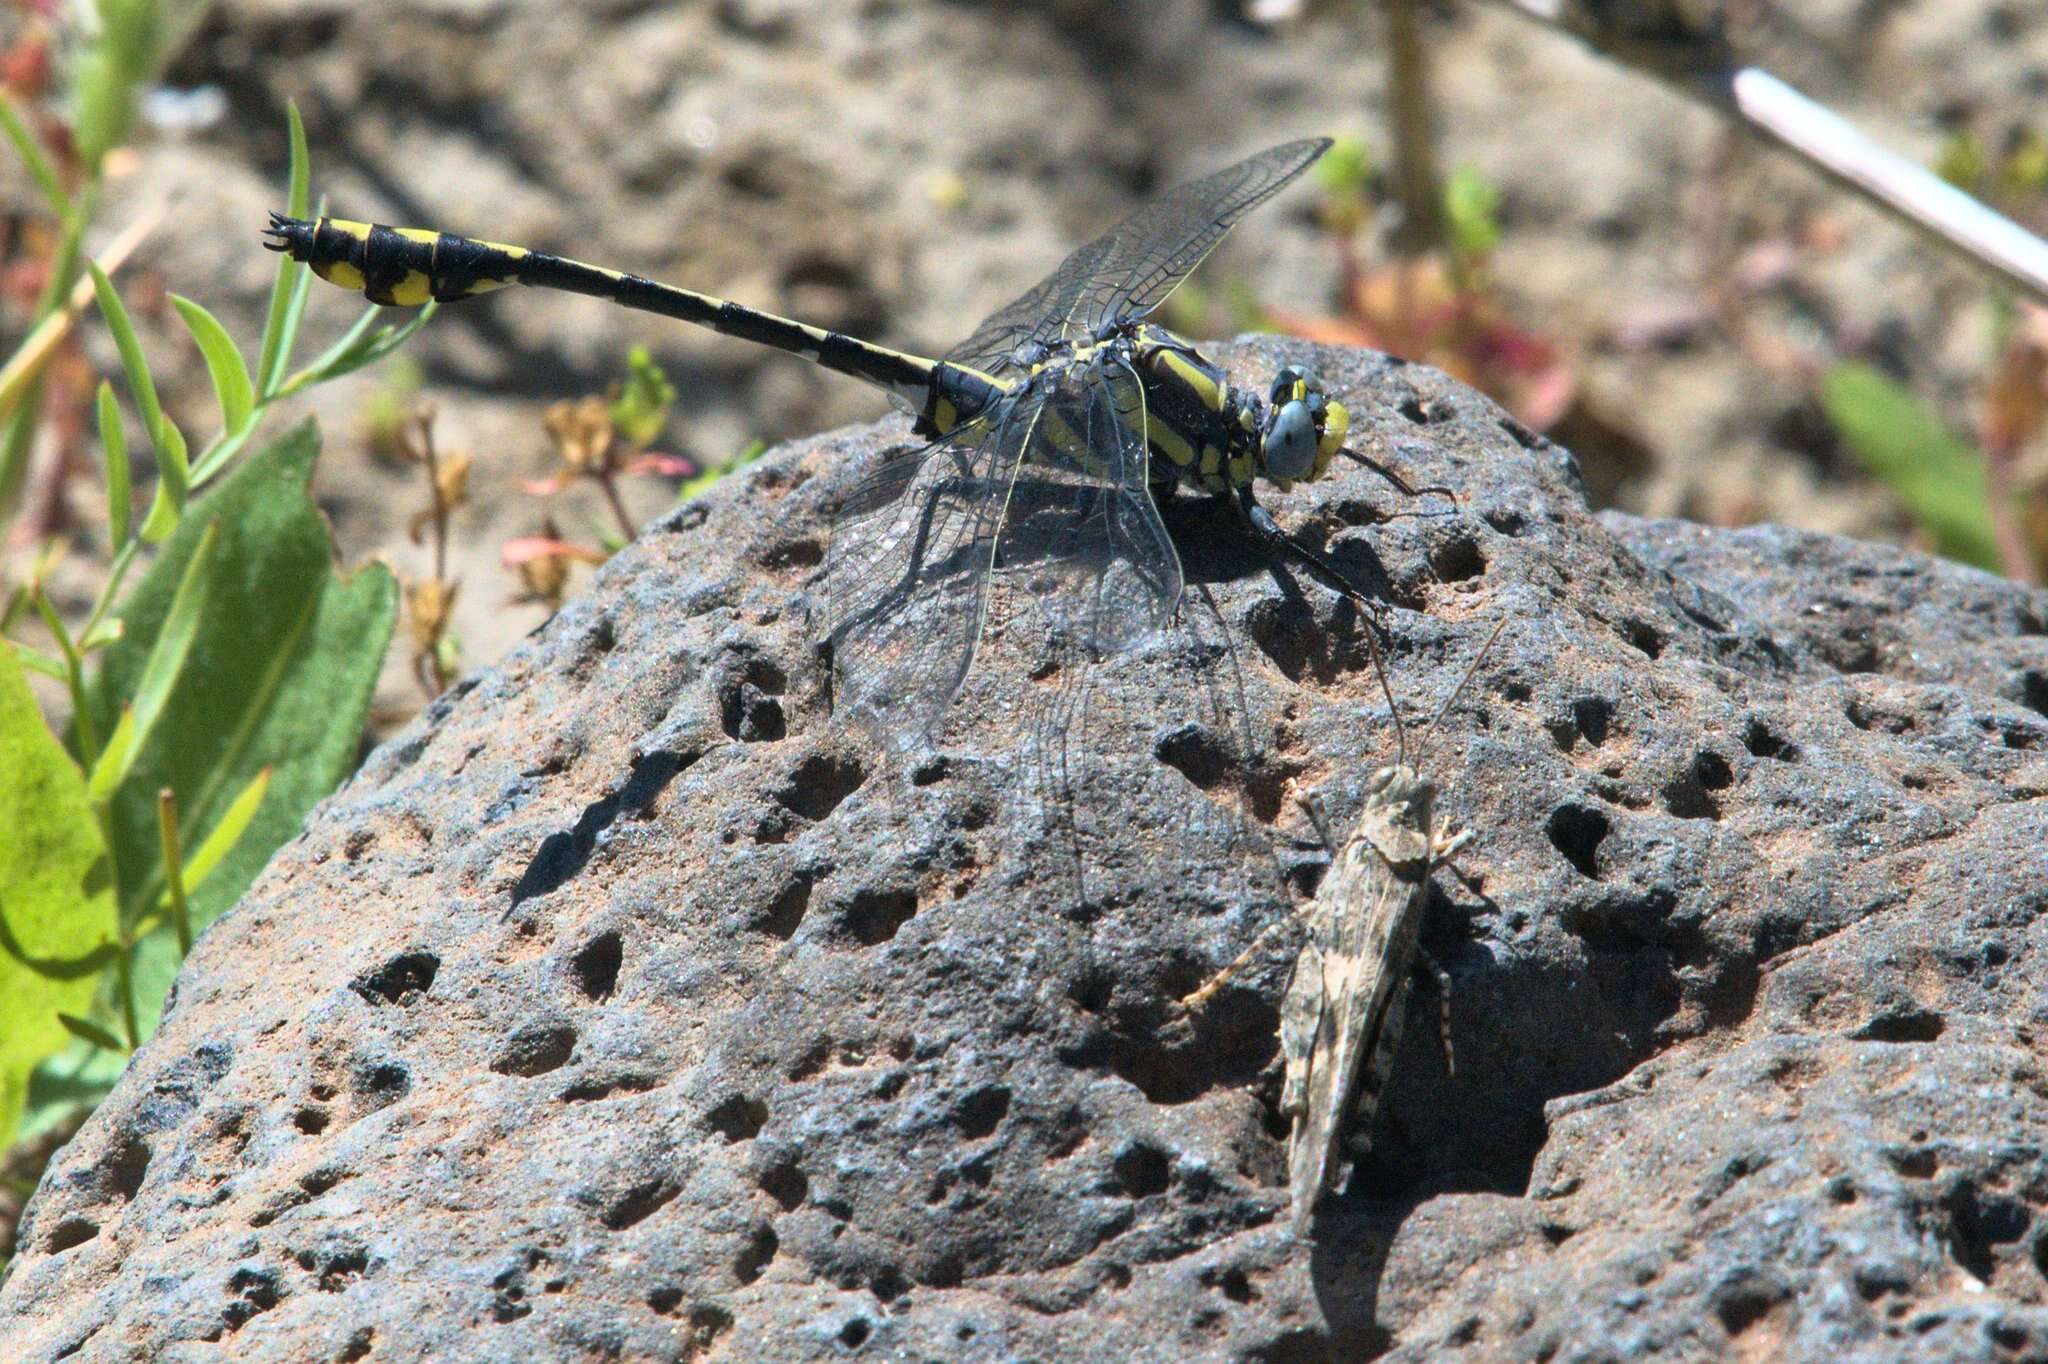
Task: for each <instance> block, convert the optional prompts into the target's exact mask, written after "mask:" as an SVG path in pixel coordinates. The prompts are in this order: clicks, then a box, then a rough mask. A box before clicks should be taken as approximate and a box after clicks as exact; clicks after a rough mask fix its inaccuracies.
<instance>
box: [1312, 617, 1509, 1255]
mask: <svg viewBox="0 0 2048 1364" xmlns="http://www.w3.org/2000/svg"><path fill="white" fill-rule="evenodd" d="M1506 624H1507V622H1506V621H1502V622H1501V623H1500V624H1499V625H1496V626H1495V627H1494V628H1493V633H1492V634H1491V635H1488V636H1487V639H1486V643H1485V644H1483V645H1481V646H1480V649H1479V653H1478V655H1477V656H1476V657H1474V658H1473V660H1472V663H1471V666H1470V667H1468V668H1466V670H1465V675H1464V676H1463V677H1462V678H1460V679H1459V680H1458V685H1457V686H1456V687H1454V688H1452V689H1451V694H1450V695H1449V696H1448V697H1446V698H1445V699H1444V703H1443V705H1442V706H1441V707H1440V708H1439V709H1438V710H1437V713H1436V715H1435V716H1434V717H1433V718H1432V719H1431V720H1430V722H1429V726H1428V727H1427V728H1426V729H1424V731H1423V737H1422V741H1421V742H1422V743H1423V744H1427V742H1428V737H1429V734H1430V732H1431V731H1432V730H1434V729H1435V727H1436V724H1437V722H1438V721H1439V720H1441V719H1442V718H1443V716H1444V714H1445V712H1447V711H1448V710H1449V709H1450V708H1451V706H1452V705H1454V704H1455V703H1456V702H1457V699H1458V696H1459V694H1460V693H1462V692H1463V691H1464V690H1465V686H1466V684H1467V683H1469V682H1470V681H1471V680H1472V675H1473V673H1475V672H1477V671H1478V669H1479V665H1480V663H1481V662H1482V661H1483V660H1484V659H1485V658H1486V654H1487V651H1488V650H1489V649H1491V648H1492V647H1493V642H1494V641H1495V640H1496V639H1498V638H1500V632H1501V630H1502V629H1503V628H1504V627H1505V626H1506ZM1384 680H1385V678H1384V674H1382V682H1384ZM1387 704H1388V709H1389V711H1390V712H1391V713H1392V714H1393V719H1394V734H1395V743H1396V750H1397V751H1396V758H1395V762H1394V765H1393V766H1392V767H1382V768H1381V769H1379V770H1378V771H1377V772H1375V773H1373V774H1372V777H1371V779H1370V780H1369V781H1367V783H1366V787H1365V808H1364V809H1363V810H1362V811H1360V813H1359V816H1358V824H1357V827H1356V828H1354V829H1353V830H1352V832H1351V836H1350V837H1349V838H1347V839H1345V840H1344V844H1343V846H1342V847H1339V848H1338V849H1337V850H1336V852H1335V853H1334V855H1333V856H1332V857H1331V859H1330V869H1329V871H1328V872H1326V873H1325V874H1324V876H1323V883H1322V885H1321V886H1319V887H1318V888H1317V890H1316V895H1315V899H1314V900H1313V901H1311V902H1310V904H1309V907H1308V909H1307V911H1306V914H1305V917H1306V919H1307V921H1308V940H1307V942H1305V943H1304V944H1303V945H1302V949H1301V955H1300V956H1299V957H1297V958H1296V959H1295V963H1294V978H1293V979H1292V980H1291V981H1290V982H1289V983H1288V986H1287V995H1286V998H1285V999H1284V1001H1283V1002H1282V1003H1281V1006H1280V1049H1281V1053H1282V1054H1283V1055H1284V1056H1285V1057H1286V1062H1287V1072H1286V1078H1285V1079H1284V1080H1283V1081H1282V1082H1281V1088H1280V1111H1281V1112H1283V1113H1285V1114H1286V1115H1287V1116H1289V1117H1290V1118H1292V1119H1293V1120H1294V1134H1293V1139H1292V1143H1291V1147H1290V1150H1289V1157H1288V1166H1289V1174H1290V1179H1289V1184H1290V1189H1291V1194H1292V1198H1293V1204H1294V1219H1293V1220H1294V1230H1295V1233H1296V1234H1297V1235H1302V1236H1306V1235H1307V1233H1308V1228H1309V1222H1310V1219H1311V1218H1312V1217H1313V1216H1314V1213H1315V1206H1316V1204H1317V1202H1318V1201H1320V1200H1321V1198H1322V1196H1323V1195H1324V1194H1326V1193H1333V1192H1336V1191H1338V1187H1339V1180H1340V1178H1341V1176H1342V1175H1343V1173H1344V1166H1343V1157H1344V1154H1345V1152H1344V1151H1343V1149H1342V1147H1343V1145H1344V1136H1345V1131H1346V1129H1347V1127H1349V1128H1350V1129H1351V1130H1352V1132H1353V1136H1352V1139H1351V1142H1350V1146H1351V1151H1350V1154H1351V1155H1352V1157H1353V1158H1356V1157H1357V1156H1361V1155H1364V1154H1365V1153H1366V1152H1367V1151H1368V1150H1370V1149H1371V1139H1372V1121H1373V1117H1374V1116H1375V1115H1376V1114H1377V1113H1378V1111H1379V1103H1380V1096H1381V1094H1382V1093H1383V1092H1384V1091H1385V1089H1386V1084H1387V1077H1388V1075H1389V1074H1390V1073H1391V1072H1392V1070H1393V1067H1394V1053H1395V1051H1396V1049H1397V1048H1398V1047H1399V1046H1400V1042H1401V1023H1402V1017H1403V1015H1404V1014H1405V1013H1406V1012H1407V998H1408V978H1409V975H1410V973H1411V972H1412V970H1413V969H1414V966H1415V960H1416V957H1417V955H1418V953H1419V952H1420V950H1421V938H1422V911H1423V906H1424V904H1425V903H1426V902H1427V901H1428V898H1429V877H1430V873H1432V872H1433V871H1435V870H1436V868H1437V867H1439V866H1441V865H1443V864H1444V863H1445V862H1446V861H1448V860H1449V859H1450V858H1451V857H1452V856H1453V855H1455V854H1456V853H1457V851H1458V850H1459V849H1460V848H1462V847H1464V846H1465V845H1466V844H1467V843H1469V842H1470V841H1471V839H1472V835H1471V833H1470V831H1469V830H1468V831H1465V832H1462V833H1456V834H1450V833H1446V832H1445V831H1444V830H1443V829H1441V828H1439V827H1438V825H1437V822H1436V789H1437V788H1436V783H1435V781H1434V780H1432V779H1431V778H1429V777H1427V776H1425V775H1423V772H1422V753H1421V748H1420V747H1418V749H1417V751H1416V755H1415V758H1414V760H1413V761H1412V762H1411V761H1410V760H1409V757H1408V753H1407V747H1408V744H1407V736H1406V735H1405V733H1403V731H1402V729H1401V716H1400V712H1399V711H1398V709H1395V707H1394V704H1393V697H1392V694H1391V691H1390V692H1389V695H1388V701H1387ZM1302 806H1303V809H1304V810H1305V811H1306V812H1307V813H1308V816H1309V818H1310V819H1311V820H1312V821H1313V822H1314V823H1315V825H1316V828H1317V831H1318V832H1319V833H1320V834H1321V835H1322V838H1323V842H1324V843H1325V844H1326V845H1327V844H1329V843H1330V842H1331V839H1330V831H1329V824H1328V821H1327V820H1326V819H1325V817H1324V815H1323V812H1322V808H1321V806H1320V804H1318V803H1316V802H1314V801H1310V800H1304V801H1303V802H1302ZM1437 976H1438V980H1439V982H1440V983H1441V985H1442V987H1443V988H1444V990H1445V993H1444V995H1443V999H1444V1029H1443V1034H1444V1051H1445V1055H1446V1057H1448V1056H1449V1054H1450V1026H1449V1025H1450V995H1449V992H1448V991H1449V981H1448V979H1446V978H1445V977H1444V975H1443V972H1442V971H1441V970H1438V972H1437ZM1354 1096H1355V1097H1354Z"/></svg>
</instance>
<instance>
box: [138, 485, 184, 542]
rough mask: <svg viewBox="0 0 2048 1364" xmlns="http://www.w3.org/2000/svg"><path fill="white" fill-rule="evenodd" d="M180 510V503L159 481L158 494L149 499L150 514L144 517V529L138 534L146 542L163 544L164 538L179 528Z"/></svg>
mask: <svg viewBox="0 0 2048 1364" xmlns="http://www.w3.org/2000/svg"><path fill="white" fill-rule="evenodd" d="M179 511H180V508H179V506H178V504H177V503H175V502H173V501H171V494H170V491H169V489H168V488H167V487H166V485H165V484H164V483H163V482H162V481H159V482H158V483H157V485H156V496H154V497H152V498H151V499H150V500H149V515H147V516H145V517H143V518H142V529H141V530H139V531H137V532H136V534H137V535H139V536H140V537H141V538H142V540H143V541H144V543H146V544H152V545H159V544H162V543H163V541H164V538H165V537H166V536H168V535H169V534H170V533H171V532H172V531H174V530H176V529H177V528H178V514H179Z"/></svg>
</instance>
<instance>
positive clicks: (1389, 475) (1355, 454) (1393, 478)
mask: <svg viewBox="0 0 2048 1364" xmlns="http://www.w3.org/2000/svg"><path fill="white" fill-rule="evenodd" d="M1337 453H1338V454H1340V455H1343V456H1344V457H1345V458H1346V459H1349V460H1350V461H1352V463H1354V464H1363V465H1364V466H1365V467H1366V468H1368V469H1370V470H1372V471H1373V472H1374V473H1376V474H1378V475H1379V476H1380V477H1381V478H1384V479H1385V480H1386V481H1387V482H1389V483H1391V484H1393V485H1394V486H1395V487H1396V488H1398V489H1399V490H1400V491H1401V495H1402V496H1403V497H1422V496H1424V495H1426V494H1430V493H1434V494H1435V495H1436V496H1438V497H1447V498H1449V499H1450V500H1451V505H1452V506H1454V507H1455V506H1456V505H1457V504H1458V494H1457V493H1456V491H1454V490H1453V489H1451V488H1449V487H1447V486H1445V485H1444V484H1441V483H1431V484H1427V485H1425V486H1423V487H1420V488H1417V487H1415V486H1414V485H1412V484H1411V483H1409V482H1408V480H1407V479H1405V478H1403V477H1401V476H1400V475H1399V474H1397V473H1395V472H1394V471H1393V470H1392V469H1390V468H1388V467H1387V466H1386V465H1384V464H1382V463H1380V462H1379V461H1378V460H1376V459H1374V458H1373V457H1372V456H1371V455H1368V454H1365V453H1363V452H1362V451H1358V450H1354V449H1352V448H1351V447H1350V446H1348V445H1346V446H1343V447H1342V448H1340V449H1339V450H1338V451H1337Z"/></svg>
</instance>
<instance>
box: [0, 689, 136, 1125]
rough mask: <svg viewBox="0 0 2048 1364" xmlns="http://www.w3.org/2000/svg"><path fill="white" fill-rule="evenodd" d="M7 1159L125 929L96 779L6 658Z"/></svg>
mask: <svg viewBox="0 0 2048 1364" xmlns="http://www.w3.org/2000/svg"><path fill="white" fill-rule="evenodd" d="M0 828H4V829H5V830H6V831H7V836H6V837H5V838H0V1150H5V1149H6V1148H7V1146H8V1145H9V1144H10V1143H11V1142H12V1140H13V1138H14V1133H15V1129H16V1126H17V1124H18V1123H19V1121H20V1118H21V1112H22V1106H23V1103H24V1102H25V1100H26V1098H27V1095H28V1085H29V1076H30V1074H31V1073H32V1072H33V1071H34V1070H35V1068H36V1066H37V1065H38V1064H40V1063H41V1062H43V1061H44V1060H46V1059H47V1058H49V1057H51V1056H54V1055H55V1054H56V1053H58V1052H59V1051H61V1050H62V1049H63V1048H64V1046H65V1045H66V1042H67V1041H68V1039H69V1036H70V1035H69V1034H68V1033H67V1032H66V1031H65V1030H64V1025H63V1024H62V1023H61V1022H59V1021H58V1018H57V1015H58V1014H59V1013H74V1014H82V1013H84V1012H85V1011H86V1009H87V1008H88V1007H89V1006H90V1005H91V1003H92V998H93V992H94V989H95V987H96V986H97V985H98V983H99V977H100V973H101V967H102V964H103V962H104V959H105V953H104V951H103V950H102V949H103V948H104V946H105V944H106V943H107V942H108V941H109V940H110V939H111V937H112V934H113V930H114V897H113V891H112V889H111V887H110V885H109V883H108V880H107V857H106V846H105V844H104V843H103V842H102V841H101V838H100V831H99V825H98V823H97V822H96V821H95V820H94V819H93V814H92V809H91V807H90V806H89V805H88V804H87V803H86V799H85V779H84V777H82V776H81V775H80V774H79V771H78V768H77V766H76V765H75V764H74V763H73V762H72V761H71V758H70V756H69V755H68V754H66V753H65V752H64V749H63V746H62V745H60V744H59V743H58V742H57V740H56V739H55V738H54V737H53V736H52V735H51V734H50V731H49V728H48V726H46V725H45V724H44V723H43V716H42V712H41V711H40V710H39V709H38V708H37V706H36V702H35V698H34V697H33V696H32V695H30V694H29V689H28V681H27V679H26V678H25V677H24V676H23V674H22V671H21V666H20V664H19V663H18V662H17V661H16V659H15V656H14V651H13V650H12V649H0Z"/></svg>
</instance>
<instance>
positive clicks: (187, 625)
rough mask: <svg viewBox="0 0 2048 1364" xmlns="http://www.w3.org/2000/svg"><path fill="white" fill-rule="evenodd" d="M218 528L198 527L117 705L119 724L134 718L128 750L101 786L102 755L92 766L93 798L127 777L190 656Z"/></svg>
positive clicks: (214, 524) (203, 605)
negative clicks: (136, 672)
mask: <svg viewBox="0 0 2048 1364" xmlns="http://www.w3.org/2000/svg"><path fill="white" fill-rule="evenodd" d="M219 533H220V523H219V522H217V521H208V522H207V524H206V528H205V529H204V530H203V531H201V532H200V535H199V543H198V544H197V545H196V546H194V548H193V550H192V552H191V554H190V555H189V556H187V558H186V561H185V571H184V573H183V574H182V575H181V576H180V577H179V579H178V590H177V593H176V594H175V595H174V596H172V598H171V608H170V612H169V613H168V614H167V615H166V616H165V617H164V619H163V625H162V628H160V629H159V630H158V631H157V632H156V640H155V644H154V647H152V648H151V649H150V651H149V657H148V658H147V659H146V660H145V661H144V662H143V665H142V673H141V676H140V677H139V678H138V680H137V681H136V684H135V691H134V693H133V695H132V696H131V698H130V701H129V704H128V705H126V706H124V707H122V710H121V719H120V721H119V724H132V725H133V728H134V731H135V732H134V736H133V738H132V739H131V740H130V742H129V745H128V751H127V752H126V753H125V754H124V755H123V756H122V758H121V761H120V765H119V770H118V771H116V772H115V773H114V774H113V775H112V777H111V778H110V779H108V781H107V782H106V785H105V787H104V789H103V788H102V785H101V771H100V769H101V767H103V766H105V763H104V761H102V762H101V763H100V764H98V765H96V766H95V767H94V768H93V773H92V796H93V799H94V800H95V801H100V800H104V799H106V798H107V796H109V795H111V794H113V791H114V788H115V787H117V786H119V785H120V784H121V783H122V782H123V781H125V780H126V779H127V776H128V772H129V769H130V767H131V766H132V764H133V763H134V761H135V756H136V754H138V753H140V752H141V751H143V750H144V749H145V748H147V747H148V745H149V738H150V735H151V734H152V733H154V732H155V730H156V725H157V721H158V719H159V718H161V716H162V715H163V713H164V706H165V705H166V704H167V703H168V702H169V700H170V698H171V692H172V689H173V688H175V687H176V686H177V685H178V682H179V680H180V679H181V678H182V677H183V675H184V672H185V664H186V661H187V660H188V659H189V658H190V657H191V654H192V643H193V641H194V640H195V639H196V638H197V637H198V634H199V621H200V618H201V616H202V615H203V613H204V612H205V610H206V600H207V597H208V596H209V595H210V589H211V588H212V585H213V548H214V545H215V543H216V542H217V540H218V538H219ZM151 576H154V574H152V575H151ZM102 676H104V674H102ZM116 732H118V725H117V727H116ZM112 749H113V745H112V743H111V742H110V743H109V744H108V751H109V752H111V751H112ZM153 794H154V792H152V795H153Z"/></svg>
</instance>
